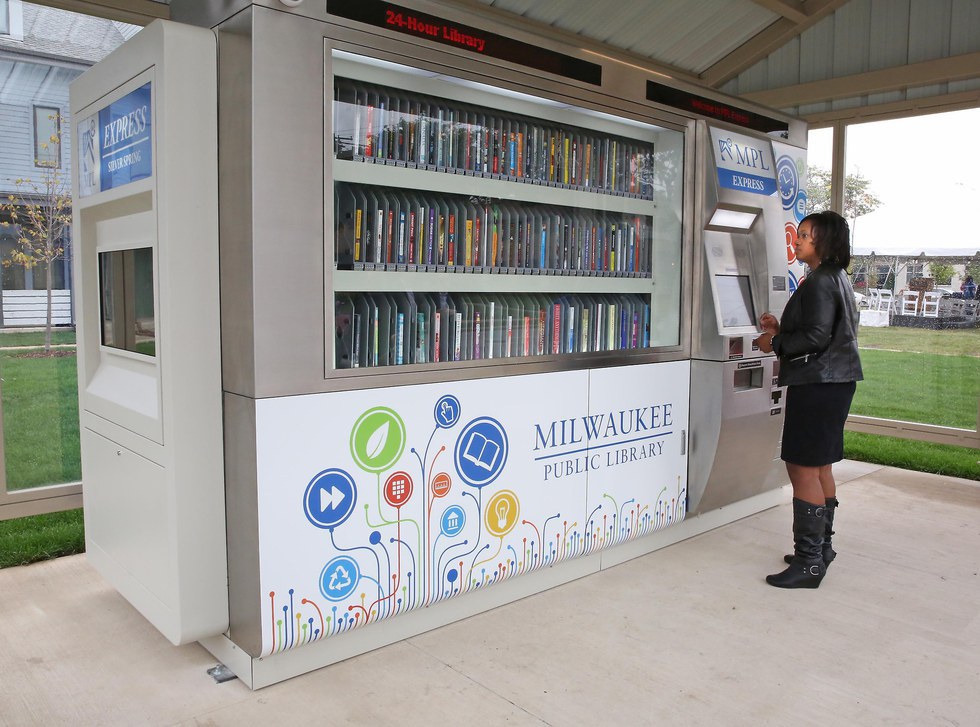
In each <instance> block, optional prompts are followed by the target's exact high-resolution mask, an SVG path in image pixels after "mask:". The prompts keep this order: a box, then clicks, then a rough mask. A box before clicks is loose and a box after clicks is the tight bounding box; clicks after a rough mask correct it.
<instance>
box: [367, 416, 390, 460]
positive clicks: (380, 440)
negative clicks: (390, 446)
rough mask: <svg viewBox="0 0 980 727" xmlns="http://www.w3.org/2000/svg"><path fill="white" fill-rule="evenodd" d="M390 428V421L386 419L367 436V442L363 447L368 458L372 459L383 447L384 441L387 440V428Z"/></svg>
mask: <svg viewBox="0 0 980 727" xmlns="http://www.w3.org/2000/svg"><path fill="white" fill-rule="evenodd" d="M390 428H391V422H390V421H388V420H387V419H386V420H385V421H384V423H382V425H381V426H380V427H378V428H377V429H375V430H374V433H373V434H372V435H371V436H370V437H368V440H367V444H366V445H365V447H364V449H365V450H366V452H365V454H367V458H368V459H374V458H375V457H377V456H378V455H379V454H381V452H382V450H384V448H385V443H386V442H387V441H388V430H389V429H390Z"/></svg>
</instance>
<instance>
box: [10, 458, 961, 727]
mask: <svg viewBox="0 0 980 727" xmlns="http://www.w3.org/2000/svg"><path fill="white" fill-rule="evenodd" d="M837 472H838V479H839V480H840V481H841V482H842V484H841V485H840V490H839V499H840V501H841V507H840V509H839V510H838V511H837V531H838V535H837V537H836V538H835V541H834V542H835V547H836V548H837V550H838V552H839V554H840V555H839V557H838V559H837V560H836V561H835V562H834V565H833V566H832V567H831V569H830V573H829V575H828V576H827V578H826V579H825V580H824V581H823V583H822V585H821V587H820V588H819V590H816V591H782V590H778V589H774V588H771V587H769V586H767V585H766V584H765V582H764V580H763V577H764V576H765V575H766V574H767V573H772V572H776V571H777V570H779V569H781V567H782V554H783V553H784V552H787V548H788V546H789V543H790V517H791V513H790V506H789V504H788V496H787V504H785V505H781V506H779V507H775V508H772V509H770V510H767V511H765V512H762V513H759V514H757V515H753V516H751V517H748V518H745V519H743V520H740V521H738V522H735V523H732V524H730V525H726V526H724V527H721V528H718V529H716V530H713V531H711V532H709V533H706V534H703V535H700V536H697V537H694V538H691V539H689V540H686V541H683V542H681V543H677V544H675V545H672V546H669V547H667V548H664V549H662V550H659V551H657V552H655V553H652V554H650V555H646V556H643V557H640V558H637V559H635V560H632V561H629V562H628V563H625V564H623V565H620V566H617V567H615V568H611V569H609V570H606V571H602V572H600V573H598V574H596V575H593V576H590V577H588V578H584V579H581V580H578V581H575V582H573V583H569V584H567V585H564V586H560V587H558V588H554V589H552V590H550V591H547V592H545V593H541V594H538V595H535V596H531V597H529V598H525V599H524V600H522V601H518V602H516V603H512V604H509V605H507V606H503V607H501V608H498V609H496V610H493V611H490V612H488V613H484V614H481V615H479V616H474V617H472V618H469V619H466V620H464V621H460V622H458V623H455V624H451V625H449V626H444V627H442V628H439V629H437V630H435V631H430V632H429V633H426V634H422V635H420V636H416V637H413V638H411V639H409V640H407V641H403V642H400V643H397V644H394V645H392V646H388V647H385V648H382V649H378V650H377V651H374V652H371V653H368V654H365V655H362V656H359V657H355V658H353V659H349V660H348V661H345V662H342V663H339V664H335V665H333V666H329V667H326V668H323V669H320V670H319V671H316V672H313V673H310V674H306V675H304V676H300V677H296V678H294V679H291V680H289V681H286V682H282V683H280V684H276V685H273V686H270V687H267V688H265V689H262V690H259V691H256V692H252V691H249V690H248V689H247V688H246V687H245V686H244V685H243V684H242V683H241V682H240V681H238V680H233V681H229V682H225V683H222V684H217V683H215V682H214V681H213V680H212V679H211V677H210V676H208V674H207V673H206V671H207V669H209V668H210V667H212V666H214V665H215V663H216V662H215V659H214V657H212V656H211V655H210V654H209V653H208V652H207V651H205V650H204V649H203V648H202V647H200V646H199V645H197V644H194V645H190V646H184V647H174V646H171V645H170V644H169V643H168V642H167V641H166V640H165V639H164V638H163V637H162V636H160V635H159V634H158V633H157V632H156V631H155V630H154V629H153V627H152V626H150V625H149V624H148V623H147V622H146V621H145V620H144V619H143V618H142V617H141V616H140V615H139V614H138V613H136V612H135V611H134V610H133V609H132V607H130V606H129V604H128V603H126V601H124V600H123V599H122V598H121V597H120V596H119V595H118V594H117V593H116V592H115V591H113V590H112V589H111V588H110V587H109V586H108V585H106V583H105V582H104V581H103V580H102V579H101V577H100V576H98V575H97V574H96V573H95V572H94V571H93V570H92V568H91V567H89V565H88V564H87V562H86V560H85V556H83V555H81V556H73V557H68V558H61V559H59V560H55V561H50V562H47V563H41V564H36V565H31V566H26V567H22V568H10V569H7V570H2V571H0V725H3V726H4V727H6V726H7V725H10V726H16V727H22V726H24V725H45V726H49V725H81V726H85V727H87V726H88V725H126V726H132V725H236V726H238V725H277V726H280V725H303V726H304V727H307V726H310V725H370V726H371V727H385V726H387V725H404V726H413V725H419V726H423V725H425V726H426V727H438V726H441V725H447V726H448V725H453V726H454V727H455V726H458V725H464V726H467V727H469V726H481V727H482V726H483V725H504V724H507V725H537V726H541V725H562V726H564V725H614V724H619V725H725V726H726V727H727V726H730V725H753V726H755V725H794V727H795V726H797V725H820V727H831V726H834V727H836V726H838V725H916V726H922V725H980V575H978V572H980V482H974V481H969V480H960V479H955V478H948V477H939V476H934V475H925V474H921V473H915V472H907V471H904V470H897V469H892V468H882V467H878V466H875V465H866V464H861V463H856V462H844V463H842V464H841V465H839V466H838V470H837Z"/></svg>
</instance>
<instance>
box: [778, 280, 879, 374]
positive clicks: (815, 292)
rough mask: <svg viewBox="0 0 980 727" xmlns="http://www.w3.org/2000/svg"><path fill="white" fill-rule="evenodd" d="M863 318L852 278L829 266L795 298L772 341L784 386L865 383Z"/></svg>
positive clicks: (784, 314) (804, 281)
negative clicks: (860, 334) (860, 348)
mask: <svg viewBox="0 0 980 727" xmlns="http://www.w3.org/2000/svg"><path fill="white" fill-rule="evenodd" d="M858 320H859V314H858V309H857V305H856V304H855V302H854V291H853V290H852V288H851V283H850V281H849V280H848V279H847V273H846V272H845V271H844V270H842V269H841V268H839V267H836V266H833V265H830V264H828V263H824V264H822V265H820V266H819V267H818V268H817V269H816V270H814V271H812V272H811V273H810V274H809V275H807V276H806V278H804V280H803V282H802V283H800V287H798V288H797V289H796V292H794V293H793V295H792V296H791V297H790V299H789V302H788V303H787V304H786V309H785V310H784V311H783V317H782V319H781V320H780V322H779V334H778V335H777V336H775V337H774V338H773V339H772V348H773V351H775V352H776V354H777V355H778V356H779V384H780V386H793V385H795V384H830V383H844V382H848V381H861V379H863V378H864V374H863V372H862V371H861V359H860V357H859V356H858V348H857V326H858Z"/></svg>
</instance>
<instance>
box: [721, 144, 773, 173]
mask: <svg viewBox="0 0 980 727" xmlns="http://www.w3.org/2000/svg"><path fill="white" fill-rule="evenodd" d="M718 152H719V158H720V159H721V161H722V162H726V161H733V162H735V164H737V165H738V166H740V167H748V168H750V169H758V170H761V171H764V172H769V173H770V174H771V173H772V169H771V167H768V166H766V156H767V155H766V154H765V152H764V151H763V150H762V149H757V148H756V147H754V146H743V145H742V144H739V143H738V142H737V141H735V140H734V139H732V138H731V137H729V138H727V139H719V140H718Z"/></svg>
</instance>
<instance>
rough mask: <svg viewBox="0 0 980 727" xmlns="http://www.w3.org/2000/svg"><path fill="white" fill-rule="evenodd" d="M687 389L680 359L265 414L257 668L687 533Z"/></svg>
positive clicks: (358, 395) (313, 398)
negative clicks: (449, 603)
mask: <svg viewBox="0 0 980 727" xmlns="http://www.w3.org/2000/svg"><path fill="white" fill-rule="evenodd" d="M689 383H690V374H689V364H688V362H674V363H666V364H652V365H645V366H631V367H625V368H611V369H602V370H599V371H592V372H589V371H576V372H565V373H556V374H547V375H538V376H521V377H512V378H505V379H484V380H479V381H467V382H458V383H455V384H452V385H451V391H450V392H448V393H447V391H446V389H447V385H445V384H426V385H421V386H410V387H398V388H394V389H379V390H370V391H360V392H340V393H334V394H316V395H309V396H300V397H284V398H281V399H265V400H260V401H258V402H256V425H257V443H256V450H257V455H258V464H259V480H258V491H259V542H260V553H259V559H260V573H261V575H260V582H261V592H262V594H263V595H262V596H261V597H262V599H263V601H264V606H263V609H262V610H263V613H264V614H266V616H265V617H264V618H263V625H262V639H263V652H262V655H263V656H266V655H269V654H273V653H277V652H280V651H283V650H286V649H292V648H295V647H297V646H301V645H303V644H307V643H310V642H313V641H317V640H320V639H323V638H326V637H329V636H332V635H335V634H338V633H342V632H345V631H349V630H350V629H353V628H356V627H359V626H364V625H367V624H371V623H374V622H376V621H380V620H382V619H387V618H391V617H392V616H395V615H397V614H400V613H404V612H406V611H410V610H412V609H417V608H422V607H425V606H428V605H431V604H433V603H436V602H438V601H441V600H445V599H448V598H452V597H455V596H458V595H460V594H462V593H466V592H468V591H471V590H474V589H478V588H485V587H487V586H491V585H493V584H494V583H497V582H499V581H502V580H505V579H507V578H511V577H514V576H517V575H520V574H523V573H527V572H529V571H532V570H534V569H537V568H542V567H546V566H549V565H552V564H554V563H557V562H559V561H562V560H567V559H570V558H574V557H578V556H581V555H585V554H588V553H592V552H595V551H597V550H600V549H602V548H607V547H610V546H612V545H616V544H618V543H622V542H625V541H627V540H630V539H632V538H637V537H640V536H643V535H646V534H648V533H651V532H654V531H656V530H659V529H661V528H664V527H666V526H668V525H670V524H672V523H674V522H677V521H680V520H682V519H683V518H684V515H685V505H686V499H687V493H686V487H685V483H686V472H687V457H686V454H685V453H684V452H683V451H682V441H683V432H684V430H685V429H686V428H687V419H688V413H687V401H688V392H689ZM505 392H506V394H505ZM528 402H534V404H531V405H529V404H528ZM541 402H549V404H548V405H547V406H541V405H540V403H541Z"/></svg>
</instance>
